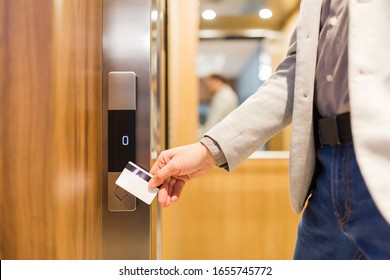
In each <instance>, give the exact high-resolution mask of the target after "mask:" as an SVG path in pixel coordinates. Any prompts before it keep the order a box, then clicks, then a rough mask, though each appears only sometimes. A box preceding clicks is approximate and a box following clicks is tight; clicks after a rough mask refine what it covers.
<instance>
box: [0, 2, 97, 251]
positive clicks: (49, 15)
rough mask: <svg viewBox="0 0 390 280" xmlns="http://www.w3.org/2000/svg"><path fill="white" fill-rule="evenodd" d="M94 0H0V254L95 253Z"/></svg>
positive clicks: (95, 16) (95, 71) (95, 76)
mask: <svg viewBox="0 0 390 280" xmlns="http://www.w3.org/2000/svg"><path fill="white" fill-rule="evenodd" d="M101 4H102V3H101V0H66V1H65V0H62V1H61V0H58V1H53V0H40V1H29V0H18V1H7V0H0V73H1V75H0V100H1V102H0V139H1V141H0V197H1V200H0V203H1V208H0V210H1V212H0V245H1V247H0V257H1V258H2V259H89V258H99V257H100V250H101V246H100V240H101V238H100V234H101V233H100V232H101V218H100V213H101V208H100V205H101V202H100V200H101V198H100V191H101V140H100V139H101V107H102V106H101V44H102V43H101Z"/></svg>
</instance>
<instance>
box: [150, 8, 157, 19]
mask: <svg viewBox="0 0 390 280" xmlns="http://www.w3.org/2000/svg"><path fill="white" fill-rule="evenodd" d="M151 19H152V21H156V20H157V19H158V12H157V11H156V10H153V11H152V14H151Z"/></svg>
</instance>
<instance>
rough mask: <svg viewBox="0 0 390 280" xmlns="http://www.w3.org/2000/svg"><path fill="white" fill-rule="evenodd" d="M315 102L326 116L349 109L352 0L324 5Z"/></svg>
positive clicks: (329, 2)
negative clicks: (349, 45)
mask: <svg viewBox="0 0 390 280" xmlns="http://www.w3.org/2000/svg"><path fill="white" fill-rule="evenodd" d="M315 102H316V105H317V109H318V111H319V113H320V115H321V116H323V117H330V116H336V115H339V114H342V113H346V112H349V90H348V0H324V1H323V4H322V11H321V23H320V34H319V40H318V57H317V69H316V80H315Z"/></svg>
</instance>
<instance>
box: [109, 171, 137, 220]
mask: <svg viewBox="0 0 390 280" xmlns="http://www.w3.org/2000/svg"><path fill="white" fill-rule="evenodd" d="M120 174H121V173H120V172H109V173H108V209H109V210H110V211H112V212H118V211H120V212H124V211H125V212H127V211H135V210H136V209H137V207H136V198H135V196H133V195H132V194H130V193H128V192H127V191H125V190H124V189H122V188H121V187H118V186H117V185H116V184H115V181H116V179H118V177H119V175H120Z"/></svg>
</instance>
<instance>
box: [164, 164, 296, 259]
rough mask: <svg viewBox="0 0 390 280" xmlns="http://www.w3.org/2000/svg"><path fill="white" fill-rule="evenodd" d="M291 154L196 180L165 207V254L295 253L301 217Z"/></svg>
mask: <svg viewBox="0 0 390 280" xmlns="http://www.w3.org/2000/svg"><path fill="white" fill-rule="evenodd" d="M287 169H288V160H286V159H280V160H279V159H263V160H259V159H256V160H247V161H245V162H244V163H243V164H242V165H241V166H240V167H238V168H237V169H236V170H235V171H234V172H232V173H227V172H226V171H224V170H221V169H218V168H215V169H213V170H212V171H211V172H210V173H209V174H207V175H205V176H204V177H201V178H199V179H195V180H193V181H191V182H190V183H189V184H188V185H187V186H186V187H185V189H184V191H183V194H182V197H181V198H180V200H179V201H178V202H177V203H176V204H174V205H172V206H171V207H170V208H168V209H164V210H163V221H164V223H163V231H162V232H163V258H164V259H201V260H203V259H206V260H208V259H216V260H219V259H221V260H224V259H238V260H239V259H241V260H246V259H276V260H280V259H291V258H292V256H293V250H294V246H295V238H296V230H297V225H298V222H299V219H300V217H299V216H298V215H296V214H294V213H293V212H292V210H291V207H290V200H289V196H288V172H287Z"/></svg>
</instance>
